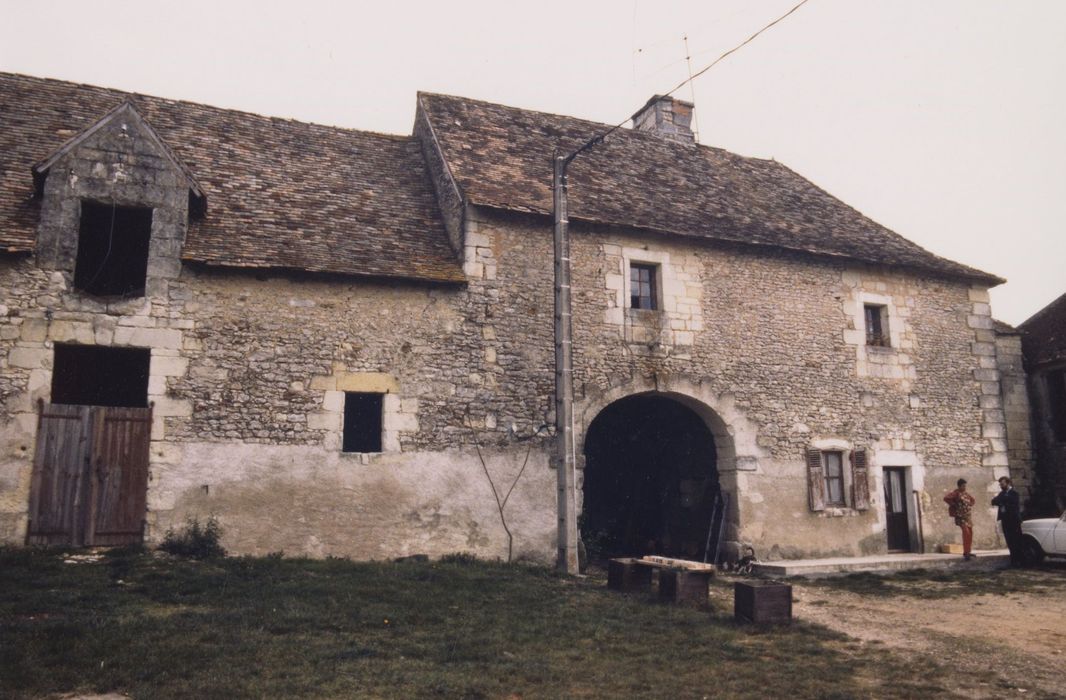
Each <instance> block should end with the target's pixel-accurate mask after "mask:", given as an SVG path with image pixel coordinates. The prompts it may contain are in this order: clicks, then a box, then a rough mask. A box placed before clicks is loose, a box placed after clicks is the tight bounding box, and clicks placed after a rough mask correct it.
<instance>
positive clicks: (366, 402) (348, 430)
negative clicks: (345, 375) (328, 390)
mask: <svg viewBox="0 0 1066 700" xmlns="http://www.w3.org/2000/svg"><path fill="white" fill-rule="evenodd" d="M383 397H384V394H366V393H361V392H348V393H346V394H345V395H344V443H343V447H342V449H343V450H344V451H345V452H381V427H382V426H381V415H382V412H381V408H382V398H383Z"/></svg>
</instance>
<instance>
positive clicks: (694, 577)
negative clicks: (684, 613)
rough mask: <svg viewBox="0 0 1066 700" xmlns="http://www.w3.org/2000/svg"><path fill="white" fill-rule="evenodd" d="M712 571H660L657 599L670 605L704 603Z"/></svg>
mask: <svg viewBox="0 0 1066 700" xmlns="http://www.w3.org/2000/svg"><path fill="white" fill-rule="evenodd" d="M712 573H713V571H700V570H686V569H660V570H659V599H660V600H664V601H669V602H671V603H706V602H707V589H708V587H709V585H710V581H711V575H712Z"/></svg>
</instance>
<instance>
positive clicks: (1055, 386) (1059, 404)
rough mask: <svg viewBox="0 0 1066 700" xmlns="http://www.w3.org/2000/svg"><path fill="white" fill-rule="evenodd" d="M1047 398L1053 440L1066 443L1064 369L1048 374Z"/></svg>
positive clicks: (1065, 372)
mask: <svg viewBox="0 0 1066 700" xmlns="http://www.w3.org/2000/svg"><path fill="white" fill-rule="evenodd" d="M1047 398H1048V407H1049V408H1050V409H1051V416H1050V417H1051V430H1052V432H1053V433H1054V434H1055V440H1056V441H1058V442H1066V369H1057V370H1054V371H1051V372H1048V374H1047Z"/></svg>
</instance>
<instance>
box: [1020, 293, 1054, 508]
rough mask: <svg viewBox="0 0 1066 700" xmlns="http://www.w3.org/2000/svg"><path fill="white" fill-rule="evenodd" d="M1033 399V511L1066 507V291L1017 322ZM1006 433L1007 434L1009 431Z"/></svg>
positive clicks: (1030, 394) (1030, 395)
mask: <svg viewBox="0 0 1066 700" xmlns="http://www.w3.org/2000/svg"><path fill="white" fill-rule="evenodd" d="M1018 331H1020V333H1021V345H1022V350H1023V355H1024V358H1025V370H1026V375H1027V376H1028V380H1029V384H1028V388H1029V397H1030V400H1031V405H1032V414H1031V415H1032V437H1033V446H1032V457H1033V462H1034V465H1033V468H1032V471H1033V475H1034V477H1035V481H1036V483H1037V485H1038V486H1039V487H1040V488H1039V491H1038V493H1035V494H1034V495H1035V496H1036V497H1037V498H1036V499H1035V500H1036V501H1037V502H1036V503H1034V504H1033V505H1034V506H1035V508H1034V509H1033V510H1034V511H1036V510H1040V511H1043V512H1044V513H1046V514H1048V515H1058V514H1059V513H1061V512H1062V510H1063V508H1064V507H1066V294H1063V295H1062V296H1060V297H1059V298H1058V299H1056V300H1055V301H1053V302H1051V303H1050V304H1048V305H1047V306H1045V307H1044V308H1043V309H1041V310H1040V311H1038V312H1036V313H1035V314H1033V315H1032V317H1031V318H1029V319H1028V320H1027V321H1025V322H1024V323H1022V324H1021V325H1020V326H1018ZM1008 436H1009V435H1008Z"/></svg>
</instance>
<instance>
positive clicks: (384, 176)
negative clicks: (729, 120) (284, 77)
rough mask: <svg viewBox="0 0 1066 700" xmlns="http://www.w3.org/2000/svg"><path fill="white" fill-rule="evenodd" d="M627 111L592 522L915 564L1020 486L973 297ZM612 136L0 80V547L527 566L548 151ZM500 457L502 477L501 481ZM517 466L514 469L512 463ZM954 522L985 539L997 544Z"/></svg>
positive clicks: (813, 198) (683, 117)
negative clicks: (955, 512) (179, 529)
mask: <svg viewBox="0 0 1066 700" xmlns="http://www.w3.org/2000/svg"><path fill="white" fill-rule="evenodd" d="M690 116H691V105H689V104H687V103H684V102H681V101H678V100H673V99H669V98H659V99H656V98H653V99H652V100H650V101H649V103H648V105H647V106H646V107H645V108H644V110H642V111H641V112H640V113H638V114H637V115H636V117H635V118H634V124H635V127H634V128H633V129H623V130H620V131H619V132H616V133H615V134H614V135H612V136H611V137H610V138H608V139H607V140H606V142H605V143H603V144H601V145H599V146H597V147H596V148H594V149H592V150H590V151H589V152H587V153H586V154H584V155H583V156H582V157H581V158H579V159H577V160H576V161H575V162H574V164H573V166H572V168H571V171H570V220H571V230H572V235H573V254H572V258H573V333H574V385H575V386H574V395H575V398H574V411H575V440H576V446H577V447H576V452H577V466H578V479H577V491H576V494H575V498H576V500H577V502H578V504H579V511H580V514H581V518H580V524H581V529H582V536H583V537H584V539H585V542H586V544H587V546H589V547H590V548H593V547H595V548H596V551H604V552H627V553H632V554H641V553H649V552H655V553H663V554H673V555H680V556H686V557H701V556H703V553H704V551H703V550H704V549H705V547H706V541H707V537H708V529H709V525H710V522H711V513H712V510H713V509H714V507H715V504H717V503H719V502H722V501H724V502H726V503H727V508H725V513H726V517H725V521H724V532H723V537H722V539H723V541H724V545H723V551H724V552H725V554H726V556H735V555H736V553H737V552H738V551H742V547H744V546H746V545H750V546H753V547H754V548H755V549H756V551H757V553H758V555H759V556H760V557H761V558H763V559H772V558H781V557H789V558H792V557H800V556H815V555H826V556H828V555H842V556H848V555H861V554H868V553H879V552H886V551H917V550H920V549H923V548H924V549H926V550H931V549H932V548H933V547H934V546H935V545H936V544H938V543H941V542H945V541H954V540H955V538H956V537H957V528H955V527H954V525H953V523H952V521H951V520H949V518H948V517H947V512H946V508H945V507H944V504H943V503H942V502H941V496H942V494H943V493H944V492H945V491H947V490H949V489H951V488H954V484H955V480H956V479H958V478H959V477H965V478H966V479H968V480H969V481H970V484H971V488H972V490H974V491H976V492H977V495H978V497H979V499H980V500H981V501H982V502H984V501H986V499H985V498H984V494H985V492H986V491H987V490H988V489H990V488H991V487H992V486H993V481H994V479H995V478H996V477H997V476H1000V475H1002V474H1006V473H1008V469H1009V468H1010V465H1009V464H1008V447H1007V430H1006V421H1005V417H1004V411H1003V407H1002V400H1003V399H1002V397H1001V386H1000V381H999V378H1000V375H999V372H998V370H997V358H996V343H995V341H996V337H995V333H994V329H993V321H992V316H991V312H990V309H989V303H988V302H989V298H988V288H989V287H990V286H993V285H996V284H999V283H1001V282H1002V280H1001V279H999V278H997V277H995V276H993V275H991V274H988V273H985V272H981V271H978V270H974V269H972V268H969V267H966V266H964V265H961V264H958V263H955V262H952V261H950V260H945V259H943V258H940V257H937V256H935V255H933V254H931V253H929V252H927V251H925V250H923V249H922V248H920V247H918V246H917V245H915V244H913V243H911V242H909V241H907V240H906V239H904V238H902V237H901V236H899V235H897V234H896V233H893V232H892V231H889V230H888V229H886V228H885V227H883V226H880V225H879V224H877V223H875V222H873V221H871V220H869V219H868V218H866V217H864V216H863V215H862V214H861V213H859V212H858V211H856V210H854V209H852V208H851V207H849V206H847V205H846V204H844V203H843V202H841V201H839V200H837V199H835V198H834V197H832V196H831V195H830V194H828V193H827V192H825V191H823V190H821V189H819V188H818V187H817V186H816V185H814V184H812V183H810V182H809V181H807V180H805V179H804V178H803V177H801V176H800V175H798V174H796V173H795V172H793V171H792V170H790V169H788V168H787V167H785V166H784V165H782V164H780V163H777V162H775V161H773V160H762V159H758V158H748V157H743V156H739V155H736V154H733V153H729V152H727V151H724V150H721V149H718V148H712V147H708V146H703V145H698V144H696V143H695V142H694V141H693V138H692V133H691V131H689V130H688V119H689V117H690ZM604 128H605V127H604V126H603V125H602V124H597V123H592V122H588V121H583V120H581V119H576V118H572V117H565V116H557V115H551V114H543V113H539V112H532V111H529V110H524V109H515V108H511V107H504V106H501V105H497V104H490V103H486V102H480V101H476V100H471V99H464V98H458V97H450V96H445V95H437V94H419V95H418V96H417V103H416V109H415V118H414V128H413V132H412V135H410V136H393V135H383V134H376V133H367V132H361V131H352V130H347V129H340V128H332V127H324V126H318V125H314V124H304V123H299V122H294V121H288V120H282V119H273V118H267V117H262V116H258V115H254V114H247V113H243V112H238V111H233V110H225V109H218V108H214V107H208V106H204V105H199V104H191V103H187V102H178V101H173V100H166V99H160V98H156V97H148V96H144V95H133V94H128V93H122V92H118V91H115V90H109V89H104V88H98V87H92V86H86V85H77V84H71V83H66V82H59V81H54V80H45V79H38V78H32V77H26V76H19V75H10V74H4V75H2V76H0V250H2V252H3V254H2V255H0V295H2V296H0V304H2V305H0V311H2V313H0V398H2V406H3V416H2V427H0V450H2V452H0V454H2V462H0V541H3V542H6V543H31V544H32V543H73V544H93V543H95V544H112V543H119V542H126V541H130V540H139V539H140V538H141V537H142V536H143V537H144V538H146V539H147V540H148V541H149V542H154V541H158V540H159V539H160V538H161V537H162V536H163V534H164V533H165V532H166V530H167V529H168V528H171V527H175V526H180V525H182V524H183V523H184V522H185V521H186V519H187V518H189V517H192V516H196V517H199V518H201V519H202V518H205V517H207V516H209V515H212V514H213V515H216V516H217V517H218V518H219V519H220V521H221V523H222V525H223V527H224V530H225V539H224V544H225V545H226V546H227V547H228V548H229V549H230V550H231V551H235V552H245V553H267V552H273V551H277V550H283V551H284V552H286V553H289V554H308V555H312V556H324V555H337V556H351V557H355V558H363V559H377V558H386V557H396V556H402V555H410V554H417V553H426V554H429V555H432V556H439V555H443V554H446V553H450V552H470V553H473V554H476V555H478V556H485V557H496V556H506V554H507V536H506V533H505V531H504V528H503V527H502V524H501V521H500V516H499V513H498V511H497V505H496V500H495V497H494V495H493V490H492V487H491V486H490V483H489V479H488V478H487V476H486V471H487V472H488V474H489V475H491V476H492V480H493V482H494V483H495V485H496V488H497V489H498V491H499V492H500V495H501V497H502V496H503V494H504V493H505V492H506V491H507V489H509V488H510V487H511V484H512V483H513V484H514V490H513V492H512V493H511V494H510V498H509V500H508V501H507V504H506V508H505V513H506V517H507V525H508V528H509V530H510V531H511V532H512V533H513V535H514V542H513V548H514V555H515V556H516V557H524V558H529V559H534V560H542V561H553V560H554V558H555V552H556V536H557V529H558V526H557V517H556V516H557V512H556V511H557V505H556V497H557V495H556V475H555V471H554V463H553V461H552V459H551V455H552V441H553V438H552V435H551V433H552V430H551V429H546V428H545V426H546V425H552V424H553V420H554V419H553V412H554V408H553V392H554V374H553V371H554V360H553V353H554V348H553V307H552V298H553V277H552V221H551V208H552V190H551V158H552V154H553V152H554V151H556V150H557V149H558V150H561V151H563V152H566V151H568V150H572V149H574V148H575V147H577V146H578V145H580V144H581V143H583V142H585V141H586V140H587V139H589V138H590V137H591V136H594V135H596V134H597V133H600V132H601V131H602V130H603V129H604ZM523 469H524V471H523ZM519 475H520V478H518V479H517V481H515V478H516V476H519ZM993 517H994V516H993V515H992V511H991V510H990V509H988V508H986V507H983V506H982V507H980V508H978V512H977V513H976V533H977V540H978V545H980V546H991V545H994V544H995V541H996V536H995V529H994V522H993Z"/></svg>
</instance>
